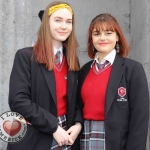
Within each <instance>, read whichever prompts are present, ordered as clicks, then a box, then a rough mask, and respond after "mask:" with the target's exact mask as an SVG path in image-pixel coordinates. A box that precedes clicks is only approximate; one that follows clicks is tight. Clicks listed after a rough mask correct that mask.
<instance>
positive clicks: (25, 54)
mask: <svg viewBox="0 0 150 150" xmlns="http://www.w3.org/2000/svg"><path fill="white" fill-rule="evenodd" d="M77 46H78V44H77V41H76V38H75V31H74V12H73V10H72V8H71V6H70V5H69V4H68V3H66V2H59V1H54V2H52V3H50V4H49V5H48V6H47V8H46V9H45V10H44V14H43V17H42V23H41V26H40V29H39V32H38V39H37V42H36V44H35V46H34V47H27V48H23V49H21V50H19V51H17V53H16V56H15V60H14V64H13V69H12V72H11V77H10V91H9V106H10V108H11V110H12V111H15V112H18V113H20V114H21V115H22V116H23V117H24V118H25V119H26V120H27V121H28V122H29V123H30V124H28V128H27V130H28V131H27V135H26V136H25V138H24V139H23V140H22V141H20V142H18V143H14V144H8V148H7V150H60V149H61V150H79V149H80V146H79V144H80V139H79V138H78V139H77V137H78V134H79V132H80V130H81V123H80V122H81V121H82V116H81V113H80V111H79V109H78V107H76V92H77V84H78V82H77V81H78V70H79V65H78V64H79V63H78V58H77V54H76V50H77Z"/></svg>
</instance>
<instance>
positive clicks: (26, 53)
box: [16, 47, 33, 56]
mask: <svg viewBox="0 0 150 150" xmlns="http://www.w3.org/2000/svg"><path fill="white" fill-rule="evenodd" d="M32 52H33V47H25V48H22V49H19V50H18V51H17V52H16V55H21V56H32Z"/></svg>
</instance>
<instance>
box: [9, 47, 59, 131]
mask: <svg viewBox="0 0 150 150" xmlns="http://www.w3.org/2000/svg"><path fill="white" fill-rule="evenodd" d="M30 66H31V52H30V51H29V50H26V49H23V50H19V51H18V52H17V53H16V56H15V60H14V64H13V68H12V72H11V76H10V87H9V89H10V90H9V106H10V109H11V110H12V111H15V112H18V113H20V114H21V115H22V116H23V117H24V118H25V119H26V120H27V121H29V122H30V123H31V124H32V125H34V126H35V127H36V128H37V129H38V130H40V131H42V132H45V133H47V134H52V133H53V132H54V131H56V129H57V127H58V120H57V118H56V117H55V116H54V115H52V114H51V113H50V112H49V111H47V110H45V109H43V108H41V107H39V106H38V105H37V104H36V103H34V102H33V101H32V100H31V93H33V91H31V82H32V79H31V67H30Z"/></svg>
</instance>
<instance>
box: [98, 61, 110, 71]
mask: <svg viewBox="0 0 150 150" xmlns="http://www.w3.org/2000/svg"><path fill="white" fill-rule="evenodd" d="M108 63H109V61H108V60H106V61H105V62H104V63H103V64H98V63H96V64H97V68H98V69H99V70H102V69H104V68H105V66H106V65H107V64H108Z"/></svg>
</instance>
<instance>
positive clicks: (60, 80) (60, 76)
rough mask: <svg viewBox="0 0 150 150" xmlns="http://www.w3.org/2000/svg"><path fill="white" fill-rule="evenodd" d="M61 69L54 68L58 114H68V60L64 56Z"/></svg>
mask: <svg viewBox="0 0 150 150" xmlns="http://www.w3.org/2000/svg"><path fill="white" fill-rule="evenodd" d="M63 61H64V62H62V65H63V66H61V70H59V71H58V70H57V68H55V69H54V74H55V81H56V101H57V116H62V115H64V114H66V103H67V80H66V76H67V62H66V60H65V58H63Z"/></svg>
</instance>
